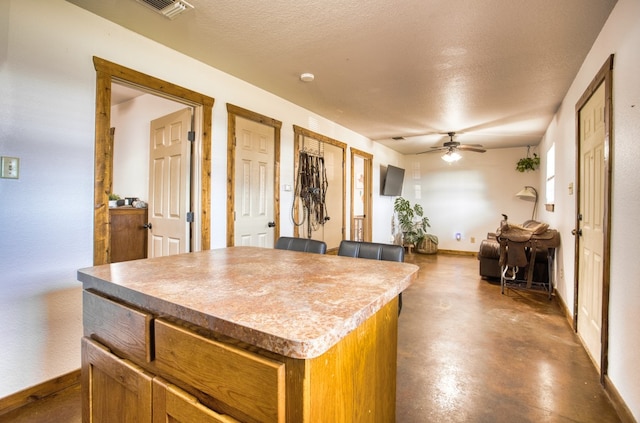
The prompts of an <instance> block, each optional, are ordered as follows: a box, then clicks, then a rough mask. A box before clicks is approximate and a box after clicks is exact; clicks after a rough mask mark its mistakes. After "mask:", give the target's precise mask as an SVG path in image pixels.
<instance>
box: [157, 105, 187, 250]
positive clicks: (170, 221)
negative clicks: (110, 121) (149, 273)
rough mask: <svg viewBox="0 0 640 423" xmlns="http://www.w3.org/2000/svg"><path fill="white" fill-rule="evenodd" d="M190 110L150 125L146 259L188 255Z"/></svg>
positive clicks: (176, 113) (171, 115)
mask: <svg viewBox="0 0 640 423" xmlns="http://www.w3.org/2000/svg"><path fill="white" fill-rule="evenodd" d="M191 114H192V110H191V108H186V109H183V110H180V111H177V112H174V113H171V114H169V115H166V116H163V117H161V118H158V119H156V120H153V121H151V146H150V151H149V157H150V158H149V224H150V226H151V227H150V229H149V242H148V250H149V253H148V256H149V257H160V256H168V255H173V254H179V253H186V252H189V251H190V236H189V227H190V225H189V224H188V223H187V212H189V211H190V200H191V198H190V195H189V194H190V186H191V178H190V175H191V142H190V141H189V140H188V135H189V131H190V130H191Z"/></svg>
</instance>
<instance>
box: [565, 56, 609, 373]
mask: <svg viewBox="0 0 640 423" xmlns="http://www.w3.org/2000/svg"><path fill="white" fill-rule="evenodd" d="M612 69H613V55H611V56H610V57H609V58H608V59H607V61H606V62H605V64H604V65H603V66H602V68H601V69H600V71H599V72H598V74H597V75H596V77H595V78H594V79H593V81H592V82H591V84H590V85H589V87H588V88H587V90H586V91H585V93H584V94H583V95H582V97H581V98H580V100H579V101H578V103H577V104H576V128H577V131H576V132H577V134H576V145H577V147H576V149H577V154H576V160H577V165H576V169H577V172H576V181H577V187H578V189H577V196H576V210H577V215H576V226H575V228H576V229H575V230H574V231H573V232H574V235H575V252H576V253H575V254H576V263H575V273H574V274H575V290H574V292H575V297H574V327H575V330H576V331H577V333H578V335H579V336H580V338H581V340H582V342H583V344H584V346H585V349H586V350H587V352H588V353H589V355H590V356H591V358H592V360H593V362H594V364H595V366H596V367H597V368H598V369H599V371H600V382H601V383H604V380H605V375H606V374H607V365H608V345H609V333H608V327H609V322H608V321H609V319H608V315H609V263H610V260H609V251H610V216H611V165H612V162H611V156H610V153H611V148H612V144H613V142H612V138H611V135H612V97H611V93H612V82H613V81H612Z"/></svg>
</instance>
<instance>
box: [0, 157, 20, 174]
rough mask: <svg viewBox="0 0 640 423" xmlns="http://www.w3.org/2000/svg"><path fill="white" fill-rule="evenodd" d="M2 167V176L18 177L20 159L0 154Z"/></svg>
mask: <svg viewBox="0 0 640 423" xmlns="http://www.w3.org/2000/svg"><path fill="white" fill-rule="evenodd" d="M0 166H1V169H2V175H0V176H1V177H2V178H6V179H18V177H19V176H20V159H19V158H17V157H5V156H2V163H0Z"/></svg>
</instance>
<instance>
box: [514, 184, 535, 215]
mask: <svg viewBox="0 0 640 423" xmlns="http://www.w3.org/2000/svg"><path fill="white" fill-rule="evenodd" d="M516 197H518V198H519V199H521V200H526V201H533V213H531V219H532V220H535V218H536V207H537V206H538V191H536V189H535V188H534V187H532V186H530V185H527V186H525V187H524V188H523V189H521V190H520V191H518V193H517V194H516Z"/></svg>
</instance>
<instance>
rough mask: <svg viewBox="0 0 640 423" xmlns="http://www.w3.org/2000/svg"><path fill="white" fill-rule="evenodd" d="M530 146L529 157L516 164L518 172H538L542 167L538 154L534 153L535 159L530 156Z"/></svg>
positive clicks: (528, 147)
mask: <svg viewBox="0 0 640 423" xmlns="http://www.w3.org/2000/svg"><path fill="white" fill-rule="evenodd" d="M529 149H530V146H527V157H523V158H521V159H520V160H518V163H516V170H517V171H518V172H526V171H529V170H536V169H537V168H538V167H539V166H540V157H538V155H537V154H536V153H533V157H530V156H529Z"/></svg>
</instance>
